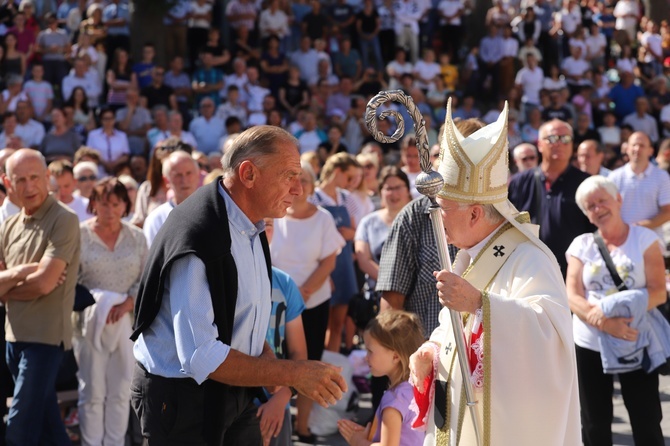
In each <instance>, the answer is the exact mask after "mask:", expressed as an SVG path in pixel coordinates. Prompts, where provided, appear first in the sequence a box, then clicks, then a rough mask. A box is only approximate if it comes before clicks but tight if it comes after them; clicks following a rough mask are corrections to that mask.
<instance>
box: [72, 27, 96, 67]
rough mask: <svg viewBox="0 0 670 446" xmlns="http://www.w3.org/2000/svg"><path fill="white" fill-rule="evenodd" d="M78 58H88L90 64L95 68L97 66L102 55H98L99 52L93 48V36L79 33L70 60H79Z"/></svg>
mask: <svg viewBox="0 0 670 446" xmlns="http://www.w3.org/2000/svg"><path fill="white" fill-rule="evenodd" d="M78 57H85V58H88V61H89V63H90V64H91V66H93V67H96V66H97V63H98V60H99V59H100V54H98V50H96V49H95V47H94V46H93V40H92V39H91V36H90V35H88V34H86V33H79V38H78V39H77V43H75V44H74V45H72V50H71V51H70V54H69V57H68V59H69V60H70V61H74V60H77V58H78Z"/></svg>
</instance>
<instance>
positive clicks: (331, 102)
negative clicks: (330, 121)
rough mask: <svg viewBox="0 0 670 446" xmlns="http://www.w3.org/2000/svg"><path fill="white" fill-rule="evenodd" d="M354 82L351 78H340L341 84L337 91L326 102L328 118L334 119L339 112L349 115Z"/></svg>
mask: <svg viewBox="0 0 670 446" xmlns="http://www.w3.org/2000/svg"><path fill="white" fill-rule="evenodd" d="M352 89H353V81H352V78H351V77H349V76H343V77H341V78H340V84H339V87H338V89H337V91H336V92H335V93H333V94H331V95H330V96H329V97H328V101H327V102H326V116H328V117H332V116H334V114H335V113H336V110H339V111H340V112H341V113H348V112H349V109H350V108H351V91H352Z"/></svg>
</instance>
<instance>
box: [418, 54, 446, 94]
mask: <svg viewBox="0 0 670 446" xmlns="http://www.w3.org/2000/svg"><path fill="white" fill-rule="evenodd" d="M441 74H442V68H441V67H440V65H439V64H438V63H437V62H435V52H434V51H433V50H432V49H425V50H424V51H423V57H422V58H421V60H419V61H417V63H416V65H414V78H415V81H414V85H415V86H416V87H418V88H420V89H422V90H424V91H427V90H431V89H433V88H434V87H435V84H434V80H435V78H436V77H437V76H440V75H441Z"/></svg>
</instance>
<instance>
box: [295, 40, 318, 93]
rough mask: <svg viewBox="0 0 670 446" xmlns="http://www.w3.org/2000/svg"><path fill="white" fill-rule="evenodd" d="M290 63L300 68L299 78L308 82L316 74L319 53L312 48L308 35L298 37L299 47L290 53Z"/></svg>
mask: <svg viewBox="0 0 670 446" xmlns="http://www.w3.org/2000/svg"><path fill="white" fill-rule="evenodd" d="M290 62H291V65H295V66H297V67H298V68H299V69H300V79H302V80H303V81H305V82H309V81H310V80H311V79H312V78H314V77H316V76H317V75H318V71H317V67H318V64H319V54H318V53H317V52H316V50H315V49H314V48H312V40H311V39H310V38H309V36H306V35H305V36H303V37H302V39H300V48H299V49H298V51H295V52H294V53H293V54H291V58H290Z"/></svg>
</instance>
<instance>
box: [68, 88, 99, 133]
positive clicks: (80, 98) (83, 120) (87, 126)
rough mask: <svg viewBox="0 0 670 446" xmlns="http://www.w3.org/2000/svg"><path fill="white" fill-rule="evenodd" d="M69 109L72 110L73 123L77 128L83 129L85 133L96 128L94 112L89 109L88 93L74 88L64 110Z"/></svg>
mask: <svg viewBox="0 0 670 446" xmlns="http://www.w3.org/2000/svg"><path fill="white" fill-rule="evenodd" d="M68 107H69V108H71V109H72V121H73V123H74V124H75V126H80V127H81V128H83V130H84V132H85V133H88V132H90V131H91V130H93V129H94V128H95V118H93V111H92V110H91V109H90V108H89V107H88V101H87V99H86V92H85V91H84V89H83V88H82V87H74V89H73V90H72V94H71V95H70V99H68V101H67V102H66V103H65V107H64V108H68Z"/></svg>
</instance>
